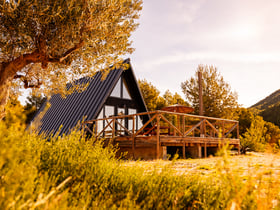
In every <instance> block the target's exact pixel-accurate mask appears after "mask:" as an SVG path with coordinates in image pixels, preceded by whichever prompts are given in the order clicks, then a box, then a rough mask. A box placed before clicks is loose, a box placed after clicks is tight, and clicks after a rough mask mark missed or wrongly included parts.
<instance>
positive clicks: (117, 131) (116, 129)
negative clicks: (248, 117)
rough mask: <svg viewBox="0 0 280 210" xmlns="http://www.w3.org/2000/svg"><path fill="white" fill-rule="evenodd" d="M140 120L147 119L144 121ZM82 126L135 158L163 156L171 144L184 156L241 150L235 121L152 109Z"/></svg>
mask: <svg viewBox="0 0 280 210" xmlns="http://www.w3.org/2000/svg"><path fill="white" fill-rule="evenodd" d="M143 119H149V120H147V121H146V122H145V123H143ZM100 125H101V126H100ZM82 126H83V129H84V130H86V131H87V132H89V133H90V134H91V135H93V136H95V137H96V138H102V139H105V140H107V141H111V142H113V143H114V144H117V145H118V146H119V148H120V152H127V153H128V156H131V157H133V158H136V159H138V158H143V159H154V158H157V159H158V158H165V157H166V155H167V149H168V148H170V147H180V148H181V150H182V156H183V158H186V153H189V154H190V155H191V156H193V157H199V158H200V157H202V156H204V157H207V154H208V152H209V151H217V150H218V149H219V148H220V147H222V146H223V145H226V144H228V145H231V146H233V147H235V148H237V150H238V153H240V140H239V123H238V121H235V120H226V119H220V118H213V117H205V116H197V115H189V114H181V113H174V112H166V111H153V112H145V113H139V114H133V115H122V116H112V117H108V118H104V119H97V120H92V121H86V122H84V123H83V124H82Z"/></svg>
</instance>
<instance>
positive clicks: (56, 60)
mask: <svg viewBox="0 0 280 210" xmlns="http://www.w3.org/2000/svg"><path fill="white" fill-rule="evenodd" d="M84 44H85V43H84V41H83V40H81V41H80V42H79V43H78V44H76V45H75V46H74V47H72V48H70V49H69V50H67V51H66V52H65V53H63V54H62V55H61V56H60V57H56V58H52V57H49V58H48V59H47V61H48V62H51V63H61V62H62V61H64V60H65V59H66V58H67V57H68V56H69V55H70V54H71V53H72V52H74V51H76V50H78V49H79V48H81V47H82V46H83V45H84Z"/></svg>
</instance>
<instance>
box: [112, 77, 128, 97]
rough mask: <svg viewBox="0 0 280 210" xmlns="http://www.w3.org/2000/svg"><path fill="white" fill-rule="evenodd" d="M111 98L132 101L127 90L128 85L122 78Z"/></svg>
mask: <svg viewBox="0 0 280 210" xmlns="http://www.w3.org/2000/svg"><path fill="white" fill-rule="evenodd" d="M110 96H111V97H117V98H124V99H131V96H130V94H129V91H128V89H127V85H126V84H125V83H124V82H123V80H122V79H121V78H120V79H119V80H118V82H117V84H116V86H115V87H114V89H113V91H112V93H111V95H110Z"/></svg>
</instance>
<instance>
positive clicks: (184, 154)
mask: <svg viewBox="0 0 280 210" xmlns="http://www.w3.org/2000/svg"><path fill="white" fill-rule="evenodd" d="M183 158H184V159H186V143H185V142H184V143H183Z"/></svg>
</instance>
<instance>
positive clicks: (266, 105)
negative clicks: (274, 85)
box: [251, 89, 280, 126]
mask: <svg viewBox="0 0 280 210" xmlns="http://www.w3.org/2000/svg"><path fill="white" fill-rule="evenodd" d="M251 108H255V109H258V110H259V111H260V113H259V115H260V116H262V117H263V119H264V120H265V121H268V122H272V123H274V124H276V125H278V126H280V89H279V90H277V91H275V92H274V93H272V94H270V95H269V96H267V97H266V98H265V99H263V100H261V101H259V102H258V103H256V104H254V105H253V106H251Z"/></svg>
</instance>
